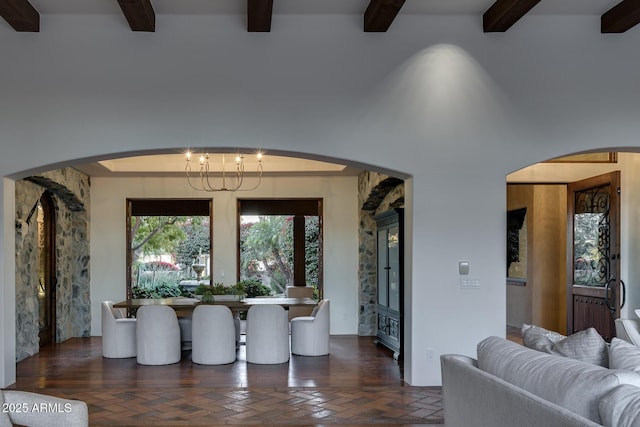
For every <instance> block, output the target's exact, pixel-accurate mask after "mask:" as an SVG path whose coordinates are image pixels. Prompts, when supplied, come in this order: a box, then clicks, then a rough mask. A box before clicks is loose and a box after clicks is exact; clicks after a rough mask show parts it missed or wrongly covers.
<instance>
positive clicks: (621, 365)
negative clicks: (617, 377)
mask: <svg viewBox="0 0 640 427" xmlns="http://www.w3.org/2000/svg"><path fill="white" fill-rule="evenodd" d="M609 368H611V369H624V370H627V371H635V372H638V373H640V348H638V347H636V346H635V345H633V344H630V343H628V342H626V341H625V340H621V339H619V338H614V339H612V340H611V345H610V346H609Z"/></svg>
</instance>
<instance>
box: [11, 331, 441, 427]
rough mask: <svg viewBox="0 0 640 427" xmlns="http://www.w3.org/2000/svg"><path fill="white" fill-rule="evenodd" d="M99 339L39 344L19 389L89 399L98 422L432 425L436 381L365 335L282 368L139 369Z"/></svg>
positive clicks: (241, 364) (24, 365)
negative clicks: (407, 371) (411, 374)
mask: <svg viewBox="0 0 640 427" xmlns="http://www.w3.org/2000/svg"><path fill="white" fill-rule="evenodd" d="M101 348H102V347H101V341H100V339H99V338H88V339H73V340H69V341H67V342H65V343H62V344H57V345H54V346H51V348H44V349H41V351H40V353H39V354H38V355H36V356H33V357H30V358H28V359H25V360H24V361H22V362H20V363H19V364H18V379H17V382H16V385H15V387H11V388H16V389H20V390H31V391H38V392H41V393H46V394H51V395H55V396H60V397H67V398H74V399H80V400H84V401H85V402H87V404H88V405H89V419H90V424H91V425H92V426H96V427H99V426H123V427H133V426H143V425H145V426H146V425H155V426H183V425H198V426H219V425H270V426H276V425H282V426H285V425H286V426H293V425H298V426H323V425H350V426H364V425H388V426H395V425H398V426H399V425H404V426H407V425H432V424H442V423H443V402H442V394H441V390H440V388H439V387H409V386H407V385H406V383H404V381H403V380H402V365H401V364H398V363H397V362H395V361H394V360H393V358H391V357H390V354H389V353H388V352H387V351H386V350H385V349H383V348H381V347H378V346H376V345H375V344H373V342H372V340H371V338H367V337H332V342H331V354H330V355H329V356H324V357H299V356H292V358H291V360H290V361H289V363H285V364H282V365H266V366H262V365H257V366H256V365H251V364H247V363H246V360H245V358H244V347H243V346H242V347H241V349H240V350H239V351H238V360H237V361H236V362H235V363H233V364H230V365H222V366H202V365H195V364H193V363H192V362H191V360H190V357H189V354H188V352H185V353H183V360H182V361H181V362H180V363H178V364H175V365H168V366H151V367H150V366H141V365H137V364H136V362H135V358H133V359H104V358H102V355H101Z"/></svg>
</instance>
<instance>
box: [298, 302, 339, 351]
mask: <svg viewBox="0 0 640 427" xmlns="http://www.w3.org/2000/svg"><path fill="white" fill-rule="evenodd" d="M329 326H330V310H329V300H328V299H324V300H322V301H320V302H319V303H318V306H317V307H316V308H315V309H314V310H313V312H312V313H311V316H301V317H294V318H293V319H291V353H293V354H296V355H299V356H325V355H327V354H329Z"/></svg>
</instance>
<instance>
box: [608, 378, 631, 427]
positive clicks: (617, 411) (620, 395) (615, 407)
mask: <svg viewBox="0 0 640 427" xmlns="http://www.w3.org/2000/svg"><path fill="white" fill-rule="evenodd" d="M598 409H599V411H600V419H601V420H602V424H603V425H605V426H607V427H614V426H615V427H637V426H639V425H640V388H638V387H634V386H631V385H621V386H620V387H616V388H615V389H613V390H612V391H610V392H609V393H607V394H606V395H605V396H604V397H603V398H602V399H601V400H600V404H599V405H598Z"/></svg>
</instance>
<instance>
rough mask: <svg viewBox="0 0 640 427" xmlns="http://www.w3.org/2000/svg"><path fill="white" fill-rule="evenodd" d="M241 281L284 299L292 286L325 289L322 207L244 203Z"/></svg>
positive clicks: (299, 202)
mask: <svg viewBox="0 0 640 427" xmlns="http://www.w3.org/2000/svg"><path fill="white" fill-rule="evenodd" d="M238 205H239V206H238V212H239V242H240V251H239V262H238V265H239V277H240V280H258V281H260V282H261V283H262V284H263V285H264V286H267V287H268V288H270V289H271V292H272V294H275V295H282V294H285V293H286V289H287V287H289V286H307V287H312V288H314V290H316V295H318V293H319V292H320V291H321V289H322V274H321V272H322V216H321V211H322V209H321V208H322V202H321V200H318V199H285V200H282V199H279V200H239V201H238Z"/></svg>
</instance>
